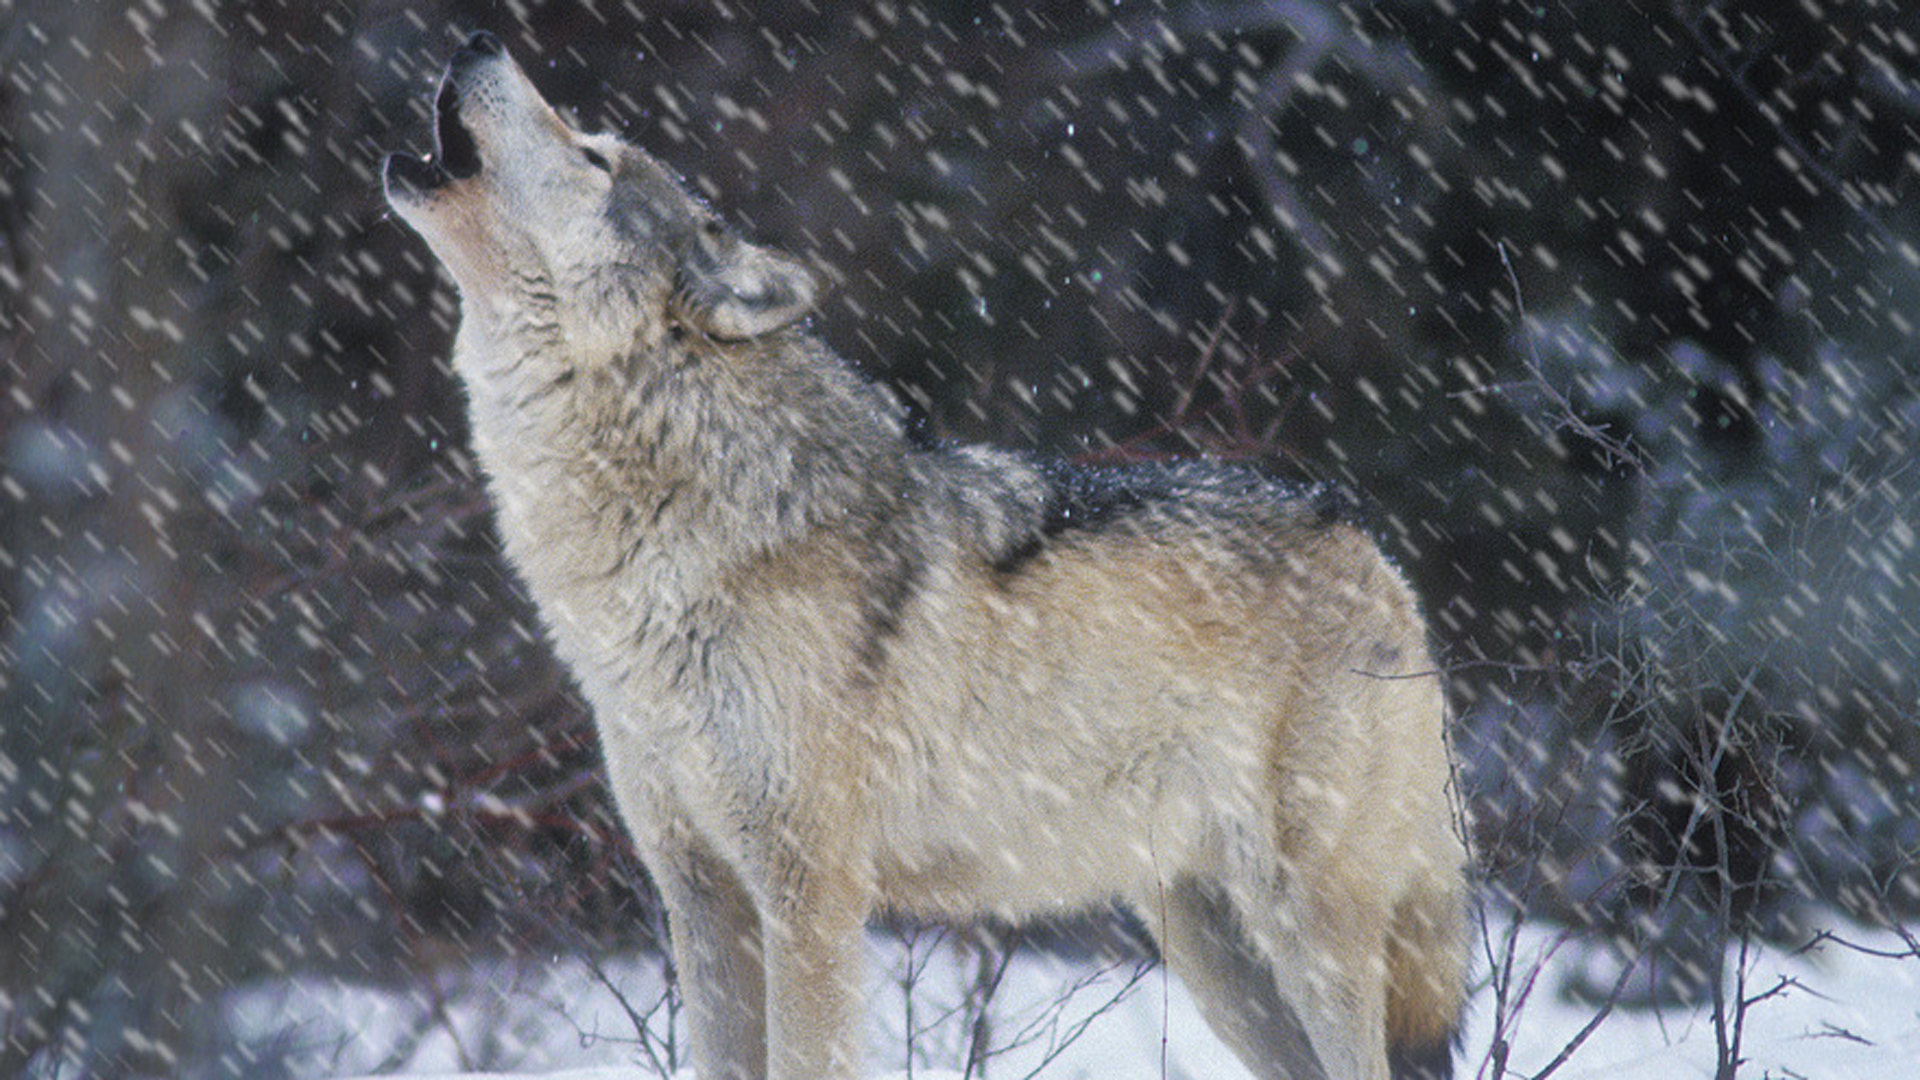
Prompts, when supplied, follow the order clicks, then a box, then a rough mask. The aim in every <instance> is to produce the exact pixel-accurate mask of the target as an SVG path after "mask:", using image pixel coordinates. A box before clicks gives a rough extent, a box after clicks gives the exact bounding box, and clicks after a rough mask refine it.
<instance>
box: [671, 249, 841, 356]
mask: <svg viewBox="0 0 1920 1080" xmlns="http://www.w3.org/2000/svg"><path fill="white" fill-rule="evenodd" d="M701 241H702V242H701V243H699V244H697V245H695V250H694V251H693V252H692V253H691V255H690V257H689V258H687V259H685V260H684V261H683V262H682V263H681V266H680V290H679V291H680V296H681V299H682V304H683V306H684V310H683V311H682V312H681V314H682V315H683V316H684V317H685V318H686V319H687V321H688V322H690V323H692V324H693V325H694V326H695V327H697V328H699V329H700V330H702V331H704V332H705V333H707V334H709V335H711V336H713V337H716V338H726V339H739V338H751V337H759V336H760V335H761V334H769V333H772V332H773V331H775V330H778V329H780V328H781V327H783V326H786V325H788V324H789V323H791V322H793V321H794V320H795V319H798V318H799V317H800V316H802V315H805V314H806V313H807V312H808V311H809V310H811V309H812V308H813V301H814V297H815V296H816V295H817V294H818V293H819V291H820V285H819V280H818V279H817V278H815V277H814V276H813V271H811V270H808V269H807V268H806V267H804V266H802V265H800V263H799V262H798V261H797V260H795V259H793V258H791V257H790V256H787V255H783V254H781V253H780V252H777V251H772V250H770V249H768V248H763V247H758V246H756V245H754V244H749V243H747V242H746V241H744V240H741V239H738V238H737V237H734V236H732V235H730V234H724V233H712V234H708V235H705V236H702V237H701Z"/></svg>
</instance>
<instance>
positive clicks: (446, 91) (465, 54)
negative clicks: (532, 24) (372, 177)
mask: <svg viewBox="0 0 1920 1080" xmlns="http://www.w3.org/2000/svg"><path fill="white" fill-rule="evenodd" d="M502 51H504V50H503V48H502V46H501V45H500V43H499V40H498V39H496V38H494V37H493V36H492V35H491V34H484V33H483V34H475V35H474V36H473V37H472V38H470V39H469V40H468V41H467V43H466V44H465V45H463V46H461V47H460V48H459V49H458V50H457V51H456V52H455V53H454V54H453V60H452V61H451V62H450V63H448V64H447V73H446V74H445V75H444V76H442V77H441V79H440V90H439V93H438V94H436V95H435V97H434V99H433V153H431V154H428V155H426V156H424V157H413V156H409V155H404V154H393V155H390V156H389V157H388V158H387V161H386V174H387V177H388V178H389V179H390V180H393V181H397V182H398V183H400V184H402V185H404V186H406V187H409V188H412V189H414V190H416V191H433V190H435V189H438V188H441V187H445V186H446V185H447V184H449V183H452V182H453V181H455V180H465V179H467V178H469V177H472V176H476V175H478V174H479V172H480V147H479V145H478V144H477V143H475V142H474V139H473V132H472V131H471V130H469V129H468V128H467V125H466V124H465V123H463V122H462V121H461V119H460V98H461V82H462V81H463V79H464V78H465V77H466V76H467V75H468V73H469V72H470V71H471V70H472V68H473V66H474V64H475V62H476V61H478V60H480V59H481V58H483V57H487V56H496V55H499V54H500V53H501V52H502Z"/></svg>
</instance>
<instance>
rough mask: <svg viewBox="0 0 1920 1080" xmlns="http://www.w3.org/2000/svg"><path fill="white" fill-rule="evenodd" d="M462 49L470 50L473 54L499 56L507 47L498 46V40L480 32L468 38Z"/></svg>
mask: <svg viewBox="0 0 1920 1080" xmlns="http://www.w3.org/2000/svg"><path fill="white" fill-rule="evenodd" d="M462 47H463V48H467V49H472V50H473V51H474V52H477V53H480V54H482V55H484V56H499V55H500V54H501V53H503V52H506V51H507V47H506V46H505V45H502V44H500V39H499V38H497V37H494V36H493V35H492V34H489V33H487V32H486V31H485V30H481V31H479V32H478V33H475V34H474V35H473V36H472V37H470V38H468V39H467V43H466V45H464V46H462Z"/></svg>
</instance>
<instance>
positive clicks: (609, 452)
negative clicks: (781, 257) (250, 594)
mask: <svg viewBox="0 0 1920 1080" xmlns="http://www.w3.org/2000/svg"><path fill="white" fill-rule="evenodd" d="M456 356H457V360H456V366H457V367H459V368H460V369H461V371H462V373H463V375H465V377H466V378H467V381H468V384H469V389H470V392H471V395H472V406H473V424H474V432H475V442H476V446H477V448H478V450H479V452H480V457H481V463H482V465H483V466H484V467H485V468H486V469H487V471H488V473H489V474H490V475H491V476H492V477H493V478H494V485H495V495H496V498H498V499H499V501H500V513H501V518H502V525H503V529H504V530H505V531H507V532H508V533H509V534H510V535H509V541H508V542H509V544H510V545H513V544H514V543H515V541H516V540H517V541H519V542H520V543H522V544H530V545H535V546H537V547H538V548H542V549H548V548H556V547H557V548H564V549H567V550H568V551H570V552H571V554H572V559H571V561H577V562H579V563H581V565H580V566H578V567H577V569H579V570H580V571H582V572H590V571H591V570H592V569H593V568H594V567H595V566H596V565H599V566H604V567H606V568H609V569H610V568H611V567H613V566H614V565H616V564H617V563H618V561H619V560H621V559H626V558H631V557H632V555H631V554H630V553H631V551H632V550H634V549H636V548H651V549H654V551H653V555H654V556H655V557H663V558H665V559H667V560H668V561H670V562H672V563H674V564H676V570H677V572H676V574H675V575H674V576H675V577H678V578H680V579H681V581H680V584H682V585H686V586H694V580H693V579H695V578H700V577H705V576H707V574H708V573H711V572H714V571H717V570H720V569H723V568H724V567H725V566H726V565H727V564H728V563H731V562H735V561H737V560H742V559H750V558H756V557H760V556H764V555H765V554H768V553H769V552H771V551H773V550H775V549H777V548H779V547H780V546H781V545H783V544H787V543H792V542H795V541H797V540H799V539H801V538H802V537H804V536H805V535H806V534H807V533H808V532H809V531H810V530H812V529H813V528H815V527H817V526H819V525H820V524H822V523H823V522H825V521H828V520H833V519H837V518H844V517H845V516H847V515H867V516H885V515H887V514H889V513H891V512H893V510H894V508H895V507H896V505H897V503H898V502H899V500H900V498H901V496H902V494H903V489H904V487H905V486H906V482H905V476H906V471H907V467H906V452H907V444H906V439H905V436H904V426H903V424H902V421H901V416H900V407H899V405H898V404H897V402H895V401H894V400H893V399H892V397H891V395H889V394H888V393H887V392H886V391H884V390H881V389H879V388H877V387H875V386H872V385H870V384H868V383H866V382H865V381H864V380H862V379H861V378H859V376H857V375H856V374H854V373H853V372H852V371H851V370H849V369H848V368H847V367H846V366H845V364H844V363H843V362H841V361H840V360H839V359H838V358H836V357H835V356H833V355H832V353H830V352H829V351H828V350H827V349H826V348H825V347H824V346H822V345H821V344H820V343H819V342H817V341H816V340H814V339H813V338H812V337H811V336H809V335H807V334H805V333H803V332H799V331H788V332H782V333H779V334H776V335H773V336H772V337H770V338H769V339H767V340H765V341H763V342H757V343H755V344H754V345H752V346H748V347H743V346H741V345H740V344H738V343H730V345H729V347H728V348H727V349H726V350H725V351H721V350H718V349H714V348H712V347H711V346H710V345H708V344H707V343H705V342H702V341H700V340H699V339H698V338H695V337H692V336H688V337H686V338H684V339H680V338H677V337H672V336H670V337H669V338H668V339H667V340H664V341H663V342H662V343H661V344H660V346H659V347H658V348H655V349H651V350H649V349H646V348H645V347H644V346H639V347H638V348H637V350H636V351H635V352H634V353H632V354H630V355H628V356H626V357H621V358H617V359H615V360H612V361H583V360H580V359H577V358H574V357H570V356H567V355H565V354H564V353H563V352H560V351H558V350H551V349H550V348H549V346H548V344H547V343H544V342H542V343H539V346H538V347H535V343H533V342H525V343H521V342H516V341H513V339H512V338H511V337H506V336H496V335H494V334H490V333H485V332H484V331H483V332H482V333H480V334H478V335H475V337H474V338H473V339H471V340H469V339H468V338H467V337H466V335H465V333H464V332H463V335H462V341H461V343H460V347H459V348H458V349H457V350H456ZM508 369H510V377H495V376H494V375H493V373H496V372H497V373H500V374H502V375H506V374H508V373H509V370H508ZM508 477H512V478H514V481H515V484H516V485H517V487H518V488H520V489H521V490H511V491H510V490H506V486H507V484H506V478H508ZM515 533H517V534H518V535H512V534H515ZM510 554H513V555H514V558H515V561H516V562H519V563H522V564H523V570H524V569H527V567H526V566H525V565H524V564H525V563H526V562H527V561H528V558H525V557H522V555H521V554H520V553H515V552H511V551H510ZM525 554H526V555H527V556H530V557H531V558H532V560H533V561H539V560H540V556H541V554H542V552H540V551H528V552H526V553H525ZM530 576H531V574H530ZM694 587H697V586H694Z"/></svg>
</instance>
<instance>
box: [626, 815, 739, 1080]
mask: <svg viewBox="0 0 1920 1080" xmlns="http://www.w3.org/2000/svg"><path fill="white" fill-rule="evenodd" d="M674 849H675V850H673V851H672V852H670V853H668V854H664V855H662V856H659V857H657V858H656V859H655V860H654V863H653V864H652V865H651V866H650V867H649V868H650V869H651V870H652V871H653V873H654V875H655V878H656V881H655V884H656V885H657V887H658V888H659V890H660V895H661V899H662V900H663V901H665V903H666V905H667V918H668V927H667V929H668V931H669V932H670V933H671V934H672V937H673V960H674V965H675V966H676V967H677V968H678V969H679V974H680V996H681V1000H682V1001H684V1002H685V1003H686V1008H687V1024H688V1027H689V1029H690V1032H689V1033H690V1035H691V1037H692V1038H691V1042H692V1059H693V1066H694V1071H695V1072H696V1073H697V1074H698V1075H699V1076H700V1080H709V1078H711V1080H766V1076H767V1039H766V1006H765V989H764V988H765V966H764V965H765V961H764V958H763V957H762V955H761V935H760V916H759V914H758V912H757V911H756V910H755V907H754V902H753V898H752V897H751V896H750V895H749V894H748V892H747V890H746V888H745V887H744V886H743V885H742V884H741V883H740V879H739V877H738V875H736V874H735V873H734V871H733V868H732V867H729V866H728V865H727V864H726V863H725V862H723V861H722V860H721V859H720V858H719V857H718V856H716V855H714V854H713V852H712V851H711V850H710V849H709V848H708V847H707V846H706V845H705V844H704V843H702V842H700V841H699V840H697V839H692V838H683V839H682V840H681V842H679V843H677V844H675V845H674Z"/></svg>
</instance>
